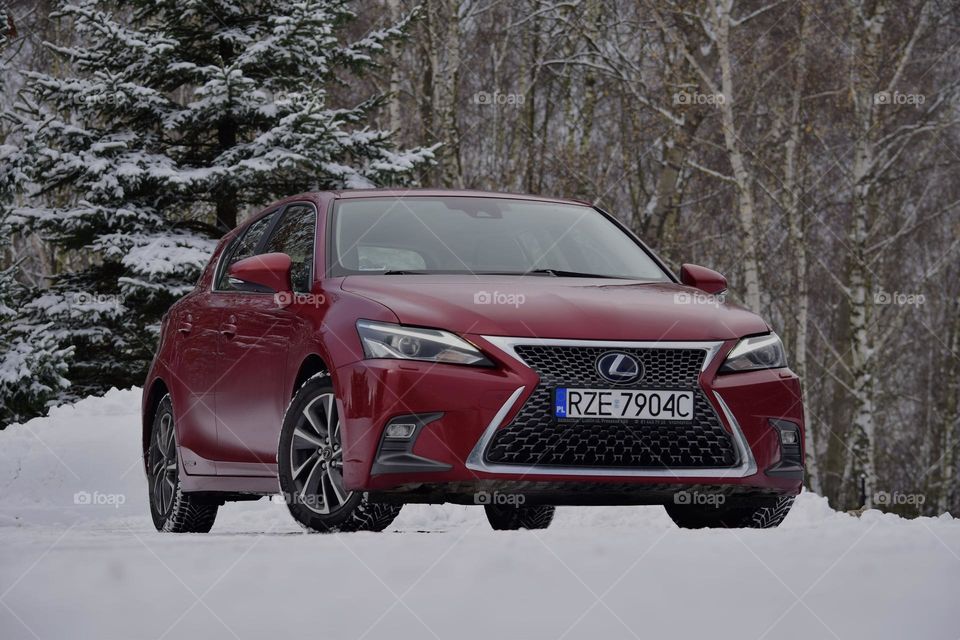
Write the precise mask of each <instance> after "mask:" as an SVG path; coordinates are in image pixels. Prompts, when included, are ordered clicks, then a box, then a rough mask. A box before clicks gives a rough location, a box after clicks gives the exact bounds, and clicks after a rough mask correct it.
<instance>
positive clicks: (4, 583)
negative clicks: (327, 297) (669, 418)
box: [0, 389, 960, 640]
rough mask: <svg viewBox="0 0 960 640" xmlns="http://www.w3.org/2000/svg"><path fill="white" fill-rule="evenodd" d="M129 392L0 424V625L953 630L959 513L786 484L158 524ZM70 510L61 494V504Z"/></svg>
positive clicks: (27, 631) (356, 632)
mask: <svg viewBox="0 0 960 640" xmlns="http://www.w3.org/2000/svg"><path fill="white" fill-rule="evenodd" d="M139 402H140V392H139V390H137V389H132V390H126V391H117V390H111V391H110V392H108V393H107V394H106V395H105V396H104V397H102V398H87V399H85V400H82V401H81V402H79V403H77V404H76V405H72V406H61V407H58V408H55V409H53V410H51V413H50V415H49V416H48V417H44V418H37V419H34V420H31V421H29V422H27V423H25V424H22V425H14V426H12V427H10V428H8V429H7V430H5V431H2V432H0V539H2V544H0V637H2V638H4V639H5V640H13V639H19V638H34V637H40V638H61V637H70V638H78V639H79V638H124V639H126V638H174V637H187V638H190V637H203V638H244V639H246V638H262V637H290V636H293V635H297V636H307V635H313V636H316V637H322V638H389V639H390V640H397V639H402V638H457V639H469V638H489V637H521V638H604V639H607V638H640V637H642V638H651V637H680V638H685V637H696V636H700V635H709V637H712V638H738V639H740V638H751V639H752V638H804V639H810V638H834V637H836V638H866V637H869V638H902V637H915V638H923V639H924V640H927V639H935V638H953V639H955V638H956V637H957V635H958V633H960V632H958V631H957V627H956V615H955V609H956V598H957V593H960V521H958V520H955V519H953V518H951V517H950V516H942V517H940V518H919V519H915V520H904V519H901V518H899V517H897V516H894V515H890V514H882V513H880V512H878V511H868V512H867V513H865V514H864V515H863V516H862V517H861V518H855V517H853V516H849V515H846V514H841V513H837V512H835V511H833V510H832V509H830V508H829V506H828V505H827V503H826V501H825V500H824V499H822V498H820V497H819V496H816V495H814V494H810V493H805V494H803V495H801V496H800V498H799V500H798V502H797V504H796V506H795V508H794V510H793V512H791V514H790V515H789V516H788V518H787V520H786V521H785V523H784V524H783V526H782V527H781V528H779V529H776V530H766V531H751V530H730V531H682V530H679V529H677V528H676V527H675V526H674V525H673V524H672V523H671V522H670V521H669V519H668V518H667V517H666V514H665V513H664V512H663V510H662V509H660V508H654V507H629V508H626V507H623V508H599V507H597V508H580V509H578V508H561V509H559V510H558V512H557V519H556V521H555V522H554V525H553V526H552V527H551V528H550V529H548V530H546V531H542V532H529V531H525V532H493V531H491V530H490V529H489V527H488V526H487V525H486V522H485V521H484V519H483V515H482V511H481V510H480V509H479V508H476V507H462V506H442V507H440V506H407V507H405V508H404V511H403V513H402V514H401V515H400V517H399V518H398V519H397V521H396V522H395V524H394V525H393V526H391V527H390V528H389V529H388V531H387V532H384V533H381V534H372V533H361V534H336V535H307V534H304V533H302V532H301V530H300V529H299V528H298V527H297V526H296V524H295V523H294V522H293V520H292V519H291V518H290V517H289V516H288V514H287V513H286V509H285V507H284V505H282V504H277V503H273V502H269V501H266V500H263V501H260V502H256V503H240V504H231V505H227V506H226V507H224V508H223V509H222V510H221V513H220V517H219V519H218V521H217V524H216V526H215V527H214V529H213V532H211V533H210V534H207V535H179V536H177V535H171V534H158V533H156V532H155V531H154V530H153V527H152V524H151V522H150V518H149V514H148V512H147V506H146V496H147V490H146V481H145V479H144V477H143V473H142V468H141V464H140V455H139V438H140V430H139V417H138V410H139ZM78 494H79V496H80V498H81V500H82V499H83V496H89V502H90V503H92V504H76V503H75V496H77V495H78Z"/></svg>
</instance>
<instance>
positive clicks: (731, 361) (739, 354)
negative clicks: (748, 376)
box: [720, 333, 787, 373]
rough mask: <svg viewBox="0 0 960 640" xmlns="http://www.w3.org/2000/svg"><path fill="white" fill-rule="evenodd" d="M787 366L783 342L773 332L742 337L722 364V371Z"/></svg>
mask: <svg viewBox="0 0 960 640" xmlns="http://www.w3.org/2000/svg"><path fill="white" fill-rule="evenodd" d="M785 366H787V356H786V354H785V353H784V351H783V343H782V342H780V338H779V337H778V336H777V334H775V333H768V334H767V335H765V336H754V337H752V338H744V339H743V340H741V341H740V342H739V343H737V346H735V347H734V348H733V349H732V350H731V351H730V354H729V355H728V356H727V359H726V360H725V361H724V363H723V366H722V367H720V371H721V372H722V373H730V372H733V371H753V370H755V369H777V368H780V367H785Z"/></svg>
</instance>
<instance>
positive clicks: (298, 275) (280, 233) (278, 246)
mask: <svg viewBox="0 0 960 640" xmlns="http://www.w3.org/2000/svg"><path fill="white" fill-rule="evenodd" d="M316 222H317V213H316V211H314V209H313V207H312V206H310V205H308V204H296V205H292V206H290V207H287V209H286V211H284V213H283V218H281V220H280V222H279V223H277V226H276V228H275V229H274V230H273V233H271V234H270V239H269V240H267V244H266V246H265V247H264V248H263V251H261V253H285V254H287V255H288V256H290V261H291V263H292V264H291V268H290V281H291V282H292V284H293V290H294V291H299V292H301V293H308V292H309V291H310V285H311V278H312V277H313V245H314V238H315V237H316Z"/></svg>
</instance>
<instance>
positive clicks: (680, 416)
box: [143, 190, 804, 531]
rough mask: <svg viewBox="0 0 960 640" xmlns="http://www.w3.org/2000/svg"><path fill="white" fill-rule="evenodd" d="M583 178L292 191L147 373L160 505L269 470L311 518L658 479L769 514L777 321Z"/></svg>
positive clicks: (495, 517)
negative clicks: (584, 190) (571, 185)
mask: <svg viewBox="0 0 960 640" xmlns="http://www.w3.org/2000/svg"><path fill="white" fill-rule="evenodd" d="M725 288H726V281H725V280H724V278H723V277H722V276H721V275H720V274H718V273H716V272H714V271H711V270H709V269H706V268H704V267H698V266H694V265H684V266H683V268H682V269H681V271H680V277H679V278H678V277H676V276H675V275H674V274H673V273H671V271H670V270H669V269H668V268H667V267H666V266H665V265H664V263H663V262H662V261H661V260H660V259H659V258H657V256H656V255H654V253H653V252H652V251H650V249H648V248H647V247H646V246H645V245H644V244H643V242H641V241H640V240H639V239H638V238H637V237H636V236H634V235H633V234H632V233H631V232H630V231H629V230H627V229H626V228H625V227H624V226H623V225H621V224H620V223H619V222H618V221H617V220H616V219H615V218H614V217H612V216H610V215H609V214H607V213H605V212H603V211H601V210H599V209H597V208H595V207H593V206H591V205H589V204H586V203H581V202H571V201H565V200H555V199H549V198H540V197H533V196H524V195H513V194H498V193H486V192H471V191H434V190H406V191H380V190H368V191H341V192H322V193H309V194H304V195H299V196H294V197H292V198H288V199H286V200H284V201H282V202H279V203H277V204H275V205H273V206H271V207H268V208H267V209H266V210H264V211H263V212H262V213H260V214H258V215H256V216H254V217H253V218H252V219H250V220H249V221H248V222H246V223H244V224H243V225H242V226H240V227H239V228H237V229H235V230H234V231H233V232H231V233H230V234H229V235H227V237H225V238H224V239H223V241H222V242H221V243H220V245H219V246H218V248H217V250H216V252H215V253H214V255H213V257H212V259H211V260H210V263H209V264H208V265H207V267H206V269H205V270H204V272H203V275H202V276H201V278H200V280H199V282H198V283H197V285H196V287H195V288H194V290H193V291H192V292H190V293H189V294H187V295H186V296H185V297H184V298H182V299H181V300H179V301H178V302H177V303H176V304H174V305H173V307H172V308H171V309H170V311H169V312H168V313H167V314H166V316H165V317H164V321H163V327H162V333H161V338H160V344H159V347H158V350H157V354H156V357H155V359H154V362H153V365H152V367H151V369H150V373H149V377H148V379H147V381H146V384H145V387H144V394H143V454H144V462H145V468H146V472H147V476H148V479H149V486H150V506H151V510H152V513H153V520H154V523H155V525H156V527H157V528H158V529H160V530H163V531H208V530H209V529H210V527H211V526H212V525H213V521H214V518H215V517H216V514H217V509H218V507H219V506H220V505H222V504H223V503H224V502H226V501H231V500H247V499H256V498H259V497H261V496H264V495H268V494H276V493H278V492H280V493H281V494H282V495H283V496H284V497H285V499H286V502H287V504H288V505H289V509H290V512H291V514H292V515H293V517H294V518H295V519H296V520H297V521H299V522H300V523H301V524H302V525H303V526H304V527H306V528H308V529H311V530H318V531H349V530H381V529H383V528H384V527H386V526H387V525H389V523H390V522H391V521H392V520H393V519H394V518H395V517H396V515H397V513H399V511H400V508H401V507H402V505H403V504H404V503H408V502H427V503H442V502H453V503H460V504H482V505H484V507H485V509H486V514H487V517H488V519H489V521H490V523H491V525H492V526H493V527H494V528H496V529H517V528H521V527H525V528H542V527H546V526H547V525H548V524H549V523H550V521H551V519H552V517H553V511H554V507H555V505H594V504H663V505H665V506H666V509H667V512H668V513H669V514H670V516H671V517H672V518H673V519H674V521H676V523H677V524H678V525H680V526H683V527H768V526H776V525H777V524H779V523H780V521H781V520H783V518H784V516H785V515H786V513H787V511H788V510H789V508H790V505H791V504H792V502H793V499H794V496H795V495H796V494H797V493H798V492H799V491H800V487H801V485H802V482H803V464H804V456H803V447H804V432H803V408H802V402H801V396H800V383H799V380H798V379H797V376H796V375H794V373H793V372H791V371H790V369H788V368H787V363H786V360H785V357H784V350H783V346H782V345H781V342H780V340H779V338H778V337H777V336H776V334H775V333H773V332H772V331H771V328H770V326H769V325H768V324H767V323H766V322H765V321H764V320H762V319H761V318H759V317H757V316H756V315H754V314H753V313H751V312H749V311H747V310H745V309H742V308H740V307H737V306H736V305H733V304H731V303H729V302H725V301H724V300H723V299H722V292H723V291H724V289H725Z"/></svg>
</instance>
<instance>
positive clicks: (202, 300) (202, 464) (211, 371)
mask: <svg viewBox="0 0 960 640" xmlns="http://www.w3.org/2000/svg"><path fill="white" fill-rule="evenodd" d="M210 302H211V301H210V292H209V291H198V292H195V293H193V294H191V295H190V296H188V297H187V298H185V299H184V300H183V301H182V302H181V303H180V304H178V305H177V306H176V308H175V311H172V312H171V314H172V315H171V317H170V330H172V331H176V348H175V349H174V350H172V353H171V358H172V359H173V360H174V362H169V363H166V364H167V368H168V371H170V372H171V373H172V375H171V378H170V380H168V382H169V384H170V391H171V395H172V397H173V399H174V406H173V410H174V415H175V417H176V423H177V438H178V446H179V450H180V457H181V459H182V460H183V467H184V470H185V471H186V472H187V473H188V474H190V475H214V474H216V472H217V471H216V464H215V462H214V460H216V459H217V457H218V456H219V452H218V449H219V443H218V441H217V416H216V400H215V397H214V385H215V382H216V379H217V351H218V349H219V337H220V334H219V331H218V326H219V324H220V312H219V310H218V309H216V308H214V307H212V306H211V304H210Z"/></svg>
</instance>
